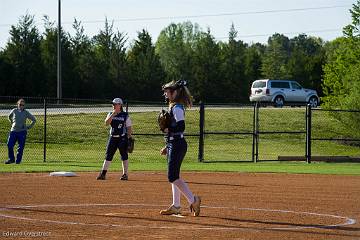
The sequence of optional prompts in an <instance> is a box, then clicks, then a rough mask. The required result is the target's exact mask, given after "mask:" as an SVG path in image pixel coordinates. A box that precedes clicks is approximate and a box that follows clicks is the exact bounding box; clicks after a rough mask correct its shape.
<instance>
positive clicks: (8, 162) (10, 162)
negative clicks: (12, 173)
mask: <svg viewBox="0 0 360 240" xmlns="http://www.w3.org/2000/svg"><path fill="white" fill-rule="evenodd" d="M14 162H15V160H10V159H9V160H7V161H5V164H12V163H14Z"/></svg>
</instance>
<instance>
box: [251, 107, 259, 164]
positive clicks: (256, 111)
mask: <svg viewBox="0 0 360 240" xmlns="http://www.w3.org/2000/svg"><path fill="white" fill-rule="evenodd" d="M259 107H260V104H259V102H256V103H255V105H254V114H253V144H252V161H253V162H254V163H256V162H257V161H258V160H259Z"/></svg>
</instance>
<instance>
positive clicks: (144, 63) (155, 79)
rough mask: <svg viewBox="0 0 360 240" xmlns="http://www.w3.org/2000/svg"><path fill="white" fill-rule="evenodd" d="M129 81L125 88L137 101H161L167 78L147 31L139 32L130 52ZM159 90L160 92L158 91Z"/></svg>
mask: <svg viewBox="0 0 360 240" xmlns="http://www.w3.org/2000/svg"><path fill="white" fill-rule="evenodd" d="M128 68H129V80H128V82H127V84H126V85H125V86H124V87H125V88H127V89H129V90H130V91H131V96H132V97H133V99H136V100H145V99H147V100H160V98H161V97H160V96H161V94H160V91H161V89H160V87H161V82H162V81H163V79H164V78H165V73H164V70H163V68H162V66H161V63H160V58H159V56H158V55H157V54H156V53H155V46H154V45H153V44H152V40H151V36H150V35H149V33H148V32H147V31H146V30H144V29H143V30H142V31H141V32H138V37H137V39H136V40H135V43H134V45H133V46H132V48H131V49H130V50H129V52H128ZM157 90H158V91H157Z"/></svg>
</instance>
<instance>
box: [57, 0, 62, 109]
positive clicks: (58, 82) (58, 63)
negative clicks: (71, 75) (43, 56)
mask: <svg viewBox="0 0 360 240" xmlns="http://www.w3.org/2000/svg"><path fill="white" fill-rule="evenodd" d="M61 85H62V84H61V0H59V4H58V38H57V99H58V100H57V101H58V103H60V99H61V98H62V86H61Z"/></svg>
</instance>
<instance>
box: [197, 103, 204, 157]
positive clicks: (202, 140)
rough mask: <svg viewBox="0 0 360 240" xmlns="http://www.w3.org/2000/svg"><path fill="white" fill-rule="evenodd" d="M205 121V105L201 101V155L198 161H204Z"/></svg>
mask: <svg viewBox="0 0 360 240" xmlns="http://www.w3.org/2000/svg"><path fill="white" fill-rule="evenodd" d="M204 122H205V105H204V103H203V102H200V121H199V155H198V161H199V162H202V161H204Z"/></svg>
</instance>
